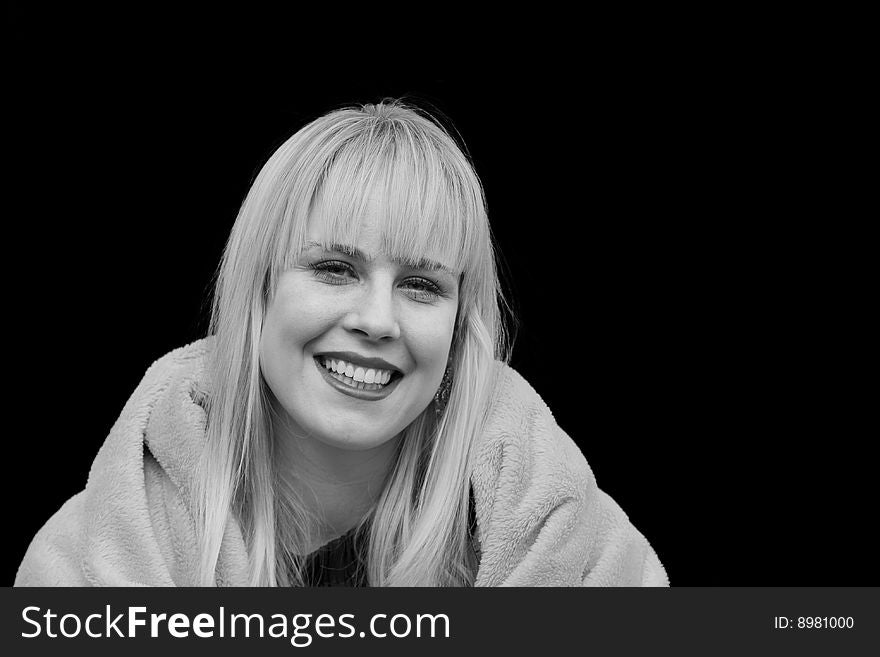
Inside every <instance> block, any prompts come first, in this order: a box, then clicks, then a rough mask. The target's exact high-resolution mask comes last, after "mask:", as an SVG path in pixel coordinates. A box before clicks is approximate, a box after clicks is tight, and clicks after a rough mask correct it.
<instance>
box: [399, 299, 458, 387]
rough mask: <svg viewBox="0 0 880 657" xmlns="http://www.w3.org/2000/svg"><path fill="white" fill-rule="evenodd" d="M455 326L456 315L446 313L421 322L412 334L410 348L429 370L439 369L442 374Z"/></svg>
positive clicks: (421, 363) (420, 362)
mask: <svg viewBox="0 0 880 657" xmlns="http://www.w3.org/2000/svg"><path fill="white" fill-rule="evenodd" d="M454 327H455V315H454V313H453V314H451V315H450V316H447V314H444V315H443V316H441V317H432V318H430V319H427V320H426V321H421V322H419V325H418V327H417V328H416V329H415V330H413V331H412V332H411V334H410V336H411V339H410V341H409V344H410V349H411V350H412V352H413V356H414V357H415V358H416V360H417V361H418V362H419V364H420V365H421V366H422V367H424V368H426V369H429V370H432V371H433V370H437V371H439V372H440V375H439V376H442V374H443V372H444V371H445V370H446V364H447V361H448V359H449V347H450V345H451V344H452V333H453V329H454Z"/></svg>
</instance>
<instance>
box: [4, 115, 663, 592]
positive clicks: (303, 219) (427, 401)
mask: <svg viewBox="0 0 880 657" xmlns="http://www.w3.org/2000/svg"><path fill="white" fill-rule="evenodd" d="M503 307H504V302H503V299H502V297H501V294H500V288H499V284H498V276H497V273H496V265H495V254H494V249H493V245H492V240H491V237H490V230H489V222H488V218H487V214H486V208H485V201H484V197H483V191H482V187H481V185H480V182H479V179H478V178H477V175H476V173H475V171H474V169H473V167H472V165H471V163H470V162H469V160H468V159H467V158H466V157H465V156H464V154H463V152H462V149H461V148H460V147H459V146H458V145H457V144H456V142H455V141H454V140H453V139H452V138H451V137H450V136H449V134H448V133H447V132H445V131H444V130H443V129H442V128H441V127H440V126H439V124H438V123H436V122H435V121H434V120H433V119H432V118H431V117H430V116H428V115H426V114H424V113H423V112H420V111H418V110H416V109H414V108H411V107H408V106H406V105H403V104H401V103H398V102H384V103H380V104H376V105H365V106H362V107H354V108H348V109H343V110H337V111H334V112H331V113H330V114H327V115H325V116H323V117H321V118H318V119H316V120H315V121H313V122H311V123H309V124H308V125H306V126H305V127H303V128H302V129H301V130H300V131H299V132H297V133H296V134H294V135H293V136H292V137H290V138H289V139H288V140H287V141H286V142H285V143H284V144H282V146H281V147H280V148H279V149H278V150H277V151H276V152H275V153H274V154H273V155H272V156H271V157H270V158H269V160H268V161H267V162H266V164H265V165H264V166H263V168H262V170H261V171H260V173H259V175H258V176H257V177H256V179H255V181H254V183H253V185H252V187H251V189H250V191H249V193H248V195H247V197H246V199H245V201H244V203H243V204H242V207H241V209H240V211H239V214H238V217H237V219H236V222H235V225H234V226H233V229H232V233H231V235H230V237H229V240H228V242H227V245H226V249H225V252H224V255H223V260H222V262H221V265H220V270H219V276H218V279H217V286H216V290H215V295H214V305H213V312H212V319H211V327H210V330H209V332H208V336H207V337H206V338H204V339H202V340H199V341H197V342H195V343H193V344H191V345H188V346H186V347H182V348H180V349H177V350H175V351H173V352H171V353H170V354H167V355H166V356H165V357H163V358H161V359H160V360H158V361H157V362H156V363H154V364H153V366H152V367H151V368H150V369H149V370H148V371H147V373H146V374H145V376H144V379H143V381H142V382H141V384H140V385H139V386H138V388H137V389H136V390H135V392H134V393H133V394H132V396H131V398H130V400H129V402H128V403H127V404H126V406H125V408H124V409H123V411H122V414H121V415H120V418H119V420H118V421H117V422H116V424H115V425H114V427H113V430H112V431H111V433H110V435H109V437H108V438H107V440H106V441H105V443H104V446H103V447H102V448H101V451H100V452H99V454H98V456H97V458H96V459H95V463H94V465H93V467H92V473H91V476H90V478H89V482H88V484H87V486H86V488H85V490H84V491H82V492H81V493H79V494H78V495H75V496H74V497H73V498H71V499H70V500H69V501H68V502H67V503H66V504H65V505H64V506H63V507H62V508H61V509H60V510H59V511H58V513H56V514H55V516H53V517H52V518H51V519H50V520H49V522H47V524H46V525H45V526H44V527H43V529H42V530H41V531H40V532H39V533H38V534H37V536H36V537H35V538H34V540H33V542H32V543H31V545H30V548H29V549H28V552H27V554H26V556H25V558H24V561H23V562H22V564H21V566H20V568H19V571H18V575H17V578H16V584H17V585H86V584H88V585H112V586H125V585H131V584H144V585H158V586H171V585H207V586H213V585H224V586H226V585H244V586H291V585H293V586H303V585H305V586H309V585H348V586H352V585H369V586H500V585H509V586H582V585H665V584H667V578H666V573H665V571H664V569H663V566H662V565H661V564H660V561H659V560H658V558H657V556H656V554H655V553H654V551H653V550H652V548H651V547H650V545H649V544H648V542H647V540H646V539H645V538H644V537H643V536H642V535H641V534H640V533H639V532H638V531H637V530H636V529H635V527H633V526H632V524H631V523H630V522H629V520H628V519H627V517H626V515H625V514H624V513H623V511H622V510H621V509H620V507H619V506H618V505H617V504H616V503H615V502H614V501H613V500H612V499H611V498H610V497H608V496H607V495H606V494H605V493H603V492H602V491H601V490H600V489H599V488H598V487H597V486H596V482H595V479H594V477H593V474H592V472H591V470H590V468H589V466H588V465H587V462H586V460H585V458H584V456H583V454H582V453H581V452H580V450H579V449H578V447H577V446H576V444H575V443H574V442H573V441H572V440H571V439H570V438H569V437H568V436H567V435H566V434H565V433H564V432H563V431H562V430H561V429H560V428H559V427H558V426H557V425H556V423H555V421H554V419H553V416H552V414H551V413H550V411H549V409H548V408H547V407H546V405H545V404H544V403H543V401H542V400H541V398H540V397H539V396H538V394H537V393H536V392H535V391H534V390H533V389H532V388H531V386H529V384H528V383H526V382H525V381H524V380H523V379H522V377H520V376H519V375H518V374H517V373H516V372H515V371H514V370H512V369H511V368H510V367H509V366H508V365H507V363H508V362H509V348H508V341H507V339H506V332H505V329H504V324H503V322H502V312H501V310H502V308H503Z"/></svg>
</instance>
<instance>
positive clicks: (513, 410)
mask: <svg viewBox="0 0 880 657" xmlns="http://www.w3.org/2000/svg"><path fill="white" fill-rule="evenodd" d="M495 368H496V373H495V392H494V395H493V399H492V402H491V405H490V408H489V411H488V414H487V420H486V424H485V427H484V430H483V435H482V439H481V444H480V446H479V451H480V453H482V454H484V456H488V457H489V458H490V459H491V460H493V461H496V462H497V463H498V465H500V461H501V460H502V458H503V460H504V461H505V463H506V464H507V466H513V467H514V468H517V469H520V470H523V472H524V473H525V471H526V470H528V474H529V478H530V479H532V480H533V481H534V477H535V475H540V474H542V473H546V474H547V475H548V476H549V475H550V474H551V473H552V476H553V479H552V482H553V484H554V485H555V486H557V488H558V490H559V491H560V492H562V493H565V494H568V495H572V496H575V497H582V496H583V495H584V494H586V492H587V491H588V490H589V489H591V488H592V487H594V486H595V479H594V477H593V473H592V471H591V469H590V467H589V465H588V464H587V460H586V458H585V457H584V454H583V453H582V452H581V449H580V448H579V447H578V445H577V444H576V443H575V442H574V441H573V440H572V439H571V437H570V436H569V435H568V434H567V433H565V431H563V430H562V429H561V428H560V427H559V425H558V424H557V422H556V419H555V418H554V416H553V413H552V411H551V410H550V407H549V406H548V405H547V403H546V402H545V401H544V399H543V398H542V397H541V396H540V395H539V394H538V392H537V391H536V390H535V389H534V388H533V387H532V385H531V384H530V383H529V382H528V381H527V380H526V379H525V378H524V377H523V376H522V375H521V374H520V373H519V372H517V371H516V370H515V369H513V368H512V367H510V366H509V365H507V364H505V363H502V362H500V361H496V363H495Z"/></svg>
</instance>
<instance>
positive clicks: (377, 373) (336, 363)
mask: <svg viewBox="0 0 880 657" xmlns="http://www.w3.org/2000/svg"><path fill="white" fill-rule="evenodd" d="M324 367H326V368H327V369H328V370H330V371H331V372H337V373H338V374H344V375H345V376H347V377H349V378H351V379H354V380H355V381H363V382H364V383H379V384H385V383H388V381H390V380H391V370H379V369H373V368H369V369H368V368H365V367H358V366H357V365H355V364H354V363H347V362H345V361H344V360H337V359H335V358H324Z"/></svg>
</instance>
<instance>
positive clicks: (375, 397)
mask: <svg viewBox="0 0 880 657" xmlns="http://www.w3.org/2000/svg"><path fill="white" fill-rule="evenodd" d="M312 360H314V361H315V367H317V368H318V370H319V371H320V373H321V375H322V376H323V377H324V380H325V381H326V382H327V383H328V384H329V385H330V386H332V387H333V388H335V389H336V390H338V391H339V392H341V393H342V394H344V395H348V396H349V397H354V398H355V399H363V400H364V401H379V400H380V399H385V398H386V397H387V396H388V395H390V394H391V393H392V392H394V389H395V388H396V387H397V384H398V382H399V381H400V379H401V378H402V377H400V376H397V377H395V378H394V379H393V380H392V381H391V382H389V383H388V385H386V386H385V387H384V388H380V389H378V390H363V389H361V388H352V387H351V386H349V385H346V384H345V383H343V382H342V381H337V380H336V379H334V378H333V377H332V376H331V375H330V370H328V369H327V368H326V367H324V366H323V365H321V363H320V362H319V361H318V359H317V358H313V359H312Z"/></svg>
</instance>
